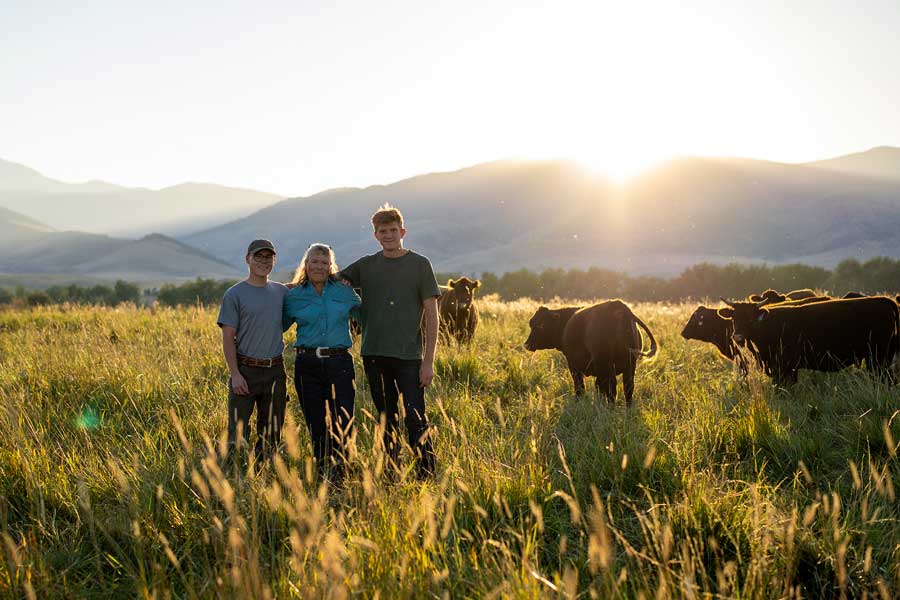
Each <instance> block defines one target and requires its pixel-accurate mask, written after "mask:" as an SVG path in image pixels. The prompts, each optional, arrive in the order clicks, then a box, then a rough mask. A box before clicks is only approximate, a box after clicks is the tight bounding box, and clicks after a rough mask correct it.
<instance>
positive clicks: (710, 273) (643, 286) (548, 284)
mask: <svg viewBox="0 0 900 600" xmlns="http://www.w3.org/2000/svg"><path fill="white" fill-rule="evenodd" d="M453 276H455V275H453V274H439V275H438V281H440V282H441V283H443V282H445V281H446V280H447V279H448V278H450V277H453ZM235 283H236V282H235V281H232V280H216V279H203V278H197V279H195V280H193V281H188V282H186V283H183V284H180V285H175V284H166V285H163V286H162V287H161V288H160V289H159V290H143V292H142V291H141V289H140V288H139V287H138V286H137V285H135V284H133V283H128V282H126V281H121V280H120V281H116V283H115V285H113V286H112V287H109V286H102V285H95V286H93V287H80V286H77V285H67V286H53V287H51V288H48V289H47V290H43V291H35V290H26V289H24V288H23V287H21V286H19V287H17V288H15V289H14V290H10V289H7V288H0V304H6V305H9V304H18V305H23V306H40V305H46V304H63V303H66V302H69V303H77V304H96V305H103V306H115V305H117V304H121V303H123V302H132V303H135V304H146V303H151V302H153V301H156V302H159V304H161V305H163V306H184V305H194V304H203V305H215V304H218V303H219V302H221V300H222V296H223V295H224V294H225V290H227V289H228V288H229V287H231V286H232V285H234V284H235ZM767 288H774V289H777V290H780V291H789V290H793V289H799V288H813V289H817V290H827V291H828V292H830V293H831V294H832V295H835V296H840V295H843V294H845V293H846V292H849V291H859V292H863V293H866V294H875V293H879V292H885V291H886V292H897V291H900V260H894V259H892V258H888V257H877V258H872V259H869V260H867V261H865V262H860V261H858V260H856V259H854V258H849V259H846V260H843V261H841V262H840V263H839V264H838V265H837V266H836V267H835V268H834V270H828V269H824V268H822V267H811V266H809V265H804V264H792V265H777V266H769V265H743V264H738V263H733V264H728V265H713V264H710V263H701V264H698V265H694V266H692V267H689V268H688V269H685V270H684V271H682V273H681V274H680V275H678V276H677V277H673V278H664V277H651V276H634V277H633V276H630V275H627V274H626V273H623V272H620V271H613V270H610V269H601V268H599V267H591V268H590V269H586V270H582V269H545V270H543V271H540V272H537V271H531V270H529V269H519V270H518V271H510V272H507V273H503V274H502V275H495V274H494V273H491V272H485V273H482V275H481V288H480V289H479V291H478V293H479V295H487V294H497V295H498V296H499V297H500V299H501V300H516V299H518V298H534V299H535V300H539V301H547V300H550V299H552V298H562V299H570V300H571V299H588V298H622V299H624V300H631V301H636V302H678V301H681V300H700V299H702V298H718V297H719V296H724V297H726V298H744V297H746V296H748V295H750V294H752V293H758V292H761V291H763V290H765V289H767Z"/></svg>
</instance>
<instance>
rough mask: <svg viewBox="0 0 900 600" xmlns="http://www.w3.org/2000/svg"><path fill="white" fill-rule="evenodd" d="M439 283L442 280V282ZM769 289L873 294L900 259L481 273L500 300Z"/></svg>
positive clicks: (674, 296)
mask: <svg viewBox="0 0 900 600" xmlns="http://www.w3.org/2000/svg"><path fill="white" fill-rule="evenodd" d="M442 282H443V280H442ZM767 288H774V289H776V290H781V291H790V290H794V289H800V288H813V289H817V290H827V291H828V292H830V293H831V294H832V295H836V296H839V295H843V294H845V293H846V292H849V291H859V292H863V293H866V294H875V293H879V292H884V291H889V292H895V291H897V290H900V260H894V259H892V258H888V257H877V258H872V259H869V260H867V261H865V262H862V263H861V262H860V261H858V260H856V259H854V258H849V259H846V260H843V261H841V262H840V263H839V264H838V265H837V266H836V267H835V268H834V269H833V270H828V269H825V268H822V267H811V266H809V265H804V264H790V265H776V266H770V265H744V264H737V263H732V264H728V265H714V264H710V263H701V264H698V265H694V266H692V267H689V268H687V269H685V270H684V271H682V273H681V274H680V275H678V276H677V277H672V278H664V277H651V276H629V275H627V274H626V273H623V272H619V271H613V270H610V269H601V268H598V267H592V268H590V269H587V270H582V269H568V270H567V269H546V270H544V271H540V272H535V271H531V270H529V269H520V270H518V271H510V272H507V273H504V274H502V275H495V274H494V273H490V272H486V273H482V275H481V288H480V289H479V291H478V293H479V294H481V295H486V294H497V295H498V296H499V297H500V299H502V300H515V299H518V298H533V299H535V300H539V301H546V300H550V299H552V298H562V299H587V298H622V299H624V300H631V301H642V302H661V301H667V302H677V301H681V300H699V299H702V298H718V297H719V296H724V297H726V298H744V297H746V296H748V295H750V294H752V293H759V292H761V291H763V290H765V289H767Z"/></svg>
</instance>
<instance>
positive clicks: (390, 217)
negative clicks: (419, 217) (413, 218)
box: [372, 202, 403, 230]
mask: <svg viewBox="0 0 900 600" xmlns="http://www.w3.org/2000/svg"><path fill="white" fill-rule="evenodd" d="M389 223H399V224H400V228H401V229H402V228H403V215H402V214H401V213H400V209H398V208H396V207H394V206H391V205H390V204H388V203H387V202H385V203H384V204H382V205H381V206H379V207H378V210H376V211H375V214H373V215H372V228H373V229H375V230H377V229H378V226H379V225H387V224H389Z"/></svg>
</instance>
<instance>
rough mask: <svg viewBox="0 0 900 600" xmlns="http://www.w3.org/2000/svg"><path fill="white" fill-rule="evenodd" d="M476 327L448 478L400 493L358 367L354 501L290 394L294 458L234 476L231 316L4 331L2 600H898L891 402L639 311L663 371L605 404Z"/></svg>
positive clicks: (523, 325) (552, 355) (34, 323)
mask: <svg viewBox="0 0 900 600" xmlns="http://www.w3.org/2000/svg"><path fill="white" fill-rule="evenodd" d="M481 308H482V314H483V320H482V324H481V328H480V330H479V332H478V334H477V336H476V341H475V342H474V344H473V345H472V346H471V347H470V348H466V347H456V346H450V347H442V348H440V349H439V352H438V359H437V365H436V367H437V373H438V379H437V380H436V383H435V385H434V386H433V388H432V389H431V390H430V392H429V395H428V408H429V413H430V414H429V416H430V419H431V421H432V423H433V424H434V426H435V427H436V449H437V454H438V460H439V474H438V478H437V480H436V481H434V482H429V483H425V484H423V483H420V482H417V481H416V480H415V479H414V478H412V477H411V476H410V474H409V473H407V472H404V473H402V474H401V475H400V478H399V481H390V480H388V479H386V478H385V477H384V476H383V473H382V460H381V458H382V457H381V456H379V455H378V454H376V453H373V450H372V439H373V432H374V428H375V421H374V418H373V410H374V409H373V406H372V403H371V399H370V398H369V395H368V391H367V389H366V385H365V379H364V377H363V376H362V368H361V365H360V364H359V363H358V362H357V390H358V395H357V412H356V419H357V433H358V435H357V439H356V440H355V454H354V456H353V457H352V462H353V474H352V476H351V479H350V482H349V485H348V486H347V488H346V489H344V490H340V491H336V492H335V491H329V490H327V489H326V488H325V487H318V488H317V487H316V485H315V483H314V481H313V480H312V476H311V474H312V468H311V465H310V462H309V460H310V454H311V451H310V449H309V448H308V446H307V443H308V442H307V436H306V431H305V427H304V426H302V416H301V415H300V413H299V407H298V403H297V402H296V398H295V395H294V392H293V387H292V383H291V382H289V383H290V389H291V396H292V400H291V402H290V403H289V405H288V427H287V428H286V434H285V436H284V441H285V445H284V449H283V451H282V452H281V456H280V458H279V459H278V460H276V462H275V464H274V466H272V467H270V468H267V469H264V470H262V471H261V472H260V473H258V474H253V473H252V472H251V473H227V474H223V472H222V468H223V467H222V464H223V461H222V459H221V456H222V450H223V439H222V432H223V429H224V425H225V418H226V415H225V395H226V388H225V385H226V384H225V381H226V369H225V365H224V362H223V359H222V357H221V351H220V343H219V340H220V334H219V331H218V328H217V327H216V325H215V315H216V312H215V310H212V309H209V310H204V309H198V308H191V309H182V310H155V309H150V310H148V309H144V310H139V309H135V308H119V309H91V308H78V307H71V308H68V307H63V308H40V309H34V310H28V311H25V310H22V311H6V312H0V529H2V538H3V539H2V544H0V556H2V562H0V595H2V596H3V597H10V598H27V597H32V598H47V597H98V598H102V597H135V596H138V597H146V598H167V597H178V598H182V597H184V598H206V597H241V598H244V597H258V598H266V597H291V596H297V597H329V598H332V597H333V598H342V597H345V596H348V595H362V596H365V597H381V598H394V597H436V598H457V597H554V596H564V597H582V598H611V597H622V598H635V597H644V598H666V597H684V598H705V597H709V598H738V597H739V598H793V597H807V598H820V597H839V596H845V597H847V598H859V597H870V598H884V599H888V598H891V597H897V596H900V503H898V499H897V497H896V493H897V491H898V487H900V460H898V458H897V449H898V447H897V440H900V414H898V411H900V394H898V391H897V390H896V389H890V388H887V387H884V386H883V385H881V384H879V383H876V382H874V381H872V380H871V379H869V378H868V377H867V376H866V374H865V373H864V372H862V371H859V370H850V371H845V372H843V373H838V374H811V373H808V372H805V373H804V374H803V375H802V376H801V380H800V383H799V384H798V385H797V386H795V387H794V388H793V389H791V390H790V391H787V392H786V391H783V390H776V389H774V388H773V387H772V385H771V383H770V382H769V381H768V380H767V379H766V378H765V377H764V376H762V375H761V374H760V373H758V372H753V373H751V376H750V378H749V380H748V381H746V382H742V381H740V380H739V379H738V378H737V377H736V374H735V372H734V371H733V369H732V367H731V365H730V364H729V363H727V362H725V361H724V360H722V359H720V358H719V357H718V355H717V353H716V351H715V349H714V348H712V346H709V345H704V344H701V343H699V342H694V341H686V340H683V339H682V338H681V337H680V335H679V332H680V331H681V328H682V327H683V325H684V323H685V322H686V321H687V319H688V316H689V315H690V313H691V311H692V309H693V306H689V305H659V304H638V305H634V306H633V308H634V310H635V312H636V314H638V315H639V316H640V317H641V318H642V319H644V321H645V322H647V324H648V325H649V326H650V328H651V329H652V330H653V331H654V333H655V334H656V337H657V339H658V340H659V342H660V353H659V355H658V357H657V358H656V359H655V360H654V361H652V362H645V363H641V364H639V366H638V375H637V389H636V393H635V404H634V406H633V407H632V408H630V409H629V408H625V406H624V404H623V401H622V398H621V386H620V389H619V396H620V397H619V401H618V403H617V404H616V405H615V406H610V405H607V404H606V402H605V401H604V400H602V399H601V398H600V397H594V396H592V395H589V396H588V397H585V398H575V397H574V396H573V395H572V384H571V379H570V377H569V375H568V372H567V371H566V369H565V363H564V360H563V357H562V355H561V354H560V353H558V352H555V351H540V352H537V353H533V354H532V353H529V352H527V351H525V350H524V349H523V348H522V343H523V341H524V340H525V338H526V336H527V328H528V327H527V320H528V317H529V316H530V315H531V313H532V312H533V311H534V309H535V308H536V305H535V304H533V303H529V302H524V301H520V302H516V303H500V302H492V301H489V300H486V301H482V304H481ZM288 373H289V377H290V373H292V370H291V364H290V363H289V364H288ZM591 383H592V381H591ZM298 424H301V425H300V427H299V428H298ZM408 456H409V455H408V452H407V453H406V454H404V458H405V459H407V460H406V461H405V462H408Z"/></svg>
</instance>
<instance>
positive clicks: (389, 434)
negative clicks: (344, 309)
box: [341, 204, 441, 477]
mask: <svg viewBox="0 0 900 600" xmlns="http://www.w3.org/2000/svg"><path fill="white" fill-rule="evenodd" d="M372 228H373V229H374V232H375V239H376V240H378V243H379V244H381V248H382V249H381V251H380V252H376V253H375V254H370V255H368V256H364V257H362V258H360V259H359V260H357V261H356V262H355V263H353V264H352V265H350V266H348V267H347V268H345V269H344V270H343V271H341V277H342V278H343V279H344V280H346V281H349V282H350V283H351V284H352V285H353V287H356V288H359V289H360V295H361V296H362V300H363V303H362V310H361V319H360V321H361V324H362V349H361V350H360V354H361V355H362V359H363V367H364V369H365V372H366V379H367V380H368V381H369V387H370V389H371V390H372V401H373V402H374V403H375V408H376V409H377V410H378V417H379V419H380V420H382V423H383V426H384V439H383V444H384V449H385V452H386V454H387V456H388V457H390V459H391V460H392V461H394V466H396V463H397V458H398V453H399V449H400V448H399V445H398V440H399V424H400V418H399V406H398V401H399V398H400V397H401V396H402V397H403V408H404V412H405V415H404V422H405V424H406V433H407V438H408V440H409V445H410V447H411V448H412V449H413V452H414V453H415V455H416V458H417V459H418V465H417V468H418V474H419V476H420V477H429V476H433V475H434V472H435V455H434V446H433V444H432V442H431V439H430V437H429V435H428V420H427V418H426V416H425V388H426V387H428V386H429V385H430V384H431V381H432V379H434V350H435V345H436V344H437V334H438V309H437V299H438V296H440V295H441V292H440V288H438V284H437V280H436V279H435V277H434V271H433V270H432V268H431V262H430V261H429V260H428V259H427V258H426V257H424V256H422V255H421V254H417V253H415V252H413V251H411V250H408V249H406V248H404V247H403V237H404V236H405V235H406V229H404V227H403V215H402V214H400V211H399V210H397V209H396V208H394V207H392V206H390V205H388V204H385V205H384V206H382V207H381V208H379V209H378V210H377V211H375V214H374V215H372ZM423 315H424V317H425V319H424V321H425V339H424V347H423V340H422V317H423Z"/></svg>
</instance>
